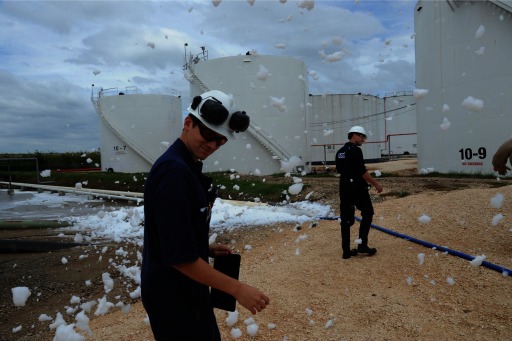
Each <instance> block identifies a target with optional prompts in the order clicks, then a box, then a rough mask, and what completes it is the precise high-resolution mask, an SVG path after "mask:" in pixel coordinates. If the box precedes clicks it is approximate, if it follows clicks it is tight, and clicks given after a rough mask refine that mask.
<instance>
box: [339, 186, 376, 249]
mask: <svg viewBox="0 0 512 341" xmlns="http://www.w3.org/2000/svg"><path fill="white" fill-rule="evenodd" d="M356 208H357V209H358V210H359V211H361V218H362V219H361V223H360V225H359V238H360V239H361V246H368V234H369V233H370V225H371V223H372V219H373V214H374V211H373V205H372V201H371V199H370V193H369V192H368V189H367V188H350V187H349V188H343V187H340V220H341V221H340V225H341V248H342V249H343V252H349V251H350V227H351V226H352V225H354V222H355V219H354V215H355V211H356Z"/></svg>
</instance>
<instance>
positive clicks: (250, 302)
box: [233, 282, 270, 315]
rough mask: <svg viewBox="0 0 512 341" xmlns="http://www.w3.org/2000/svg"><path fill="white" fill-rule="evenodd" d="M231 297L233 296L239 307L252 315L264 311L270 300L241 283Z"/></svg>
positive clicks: (256, 290)
mask: <svg viewBox="0 0 512 341" xmlns="http://www.w3.org/2000/svg"><path fill="white" fill-rule="evenodd" d="M233 296H235V298H236V300H237V302H238V303H240V305H242V306H243V307H244V308H245V309H247V310H249V311H250V312H251V313H252V314H253V315H256V313H257V312H260V311H262V310H263V309H265V308H266V307H267V305H268V304H269V303H270V298H268V296H267V295H265V294H264V293H262V292H261V291H259V290H258V289H256V288H254V287H251V286H250V285H247V284H245V283H241V282H240V285H239V286H238V288H237V290H236V291H235V294H234V295H233Z"/></svg>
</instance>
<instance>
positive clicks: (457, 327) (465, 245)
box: [0, 165, 512, 341]
mask: <svg viewBox="0 0 512 341" xmlns="http://www.w3.org/2000/svg"><path fill="white" fill-rule="evenodd" d="M375 167H379V165H376V166H375ZM395 171H396V172H402V173H401V175H407V174H404V172H406V173H407V172H413V173H414V172H415V170H409V169H398V170H395ZM283 181H290V179H283ZM380 181H381V183H382V184H383V186H384V192H383V193H382V194H380V195H377V194H376V193H375V192H374V190H372V196H373V199H374V205H375V211H376V215H375V219H374V223H375V224H376V225H378V226H381V227H384V228H386V229H390V230H393V231H396V232H399V233H402V234H406V235H409V236H413V237H415V238H418V239H420V240H423V241H427V242H431V243H434V244H437V245H440V246H445V247H447V248H449V249H451V250H456V251H460V252H462V253H464V254H468V255H472V256H477V255H485V256H486V260H487V261H489V262H490V263H491V264H495V265H498V266H501V267H504V268H507V269H510V268H512V246H511V245H512V243H511V242H512V220H511V217H512V205H511V204H510V202H511V201H512V185H511V182H510V180H502V181H499V182H498V181H496V180H477V179H448V178H424V177H390V178H381V179H380ZM305 184H306V185H307V186H308V188H307V189H306V190H305V191H304V192H306V193H304V195H305V194H307V193H308V192H310V191H314V193H313V195H311V197H310V200H317V201H320V202H322V203H325V204H329V205H331V206H332V207H333V208H334V209H335V210H336V211H337V209H336V207H337V195H338V193H337V179H336V178H334V177H332V178H307V179H306V180H305ZM498 193H501V194H503V196H504V198H505V199H504V201H503V205H502V207H501V208H493V207H491V205H490V199H491V198H492V197H494V196H495V195H497V194H498ZM423 214H425V215H427V216H429V217H430V218H431V221H430V222H428V223H426V224H422V223H420V222H419V221H418V218H419V217H420V216H421V215H423ZM497 214H502V215H503V219H502V220H501V221H499V222H498V223H497V224H496V225H493V223H492V222H493V219H496V218H495V217H496V215H497ZM49 235H50V234H49ZM299 236H302V237H301V238H298V237H299ZM352 237H353V239H356V238H357V223H356V226H355V227H354V228H353V229H352ZM299 239H300V240H299ZM218 241H225V242H231V241H235V242H234V244H233V245H234V248H235V249H236V250H237V251H239V252H240V253H241V255H242V268H241V274H240V279H241V280H242V281H244V282H247V283H249V284H251V285H254V286H255V287H257V288H259V289H261V290H262V291H264V292H265V293H267V294H268V295H269V296H270V298H271V303H270V305H269V306H268V308H267V309H266V310H264V311H263V312H261V313H259V314H257V315H255V316H252V315H251V314H250V313H249V312H248V311H246V310H245V309H244V308H243V307H239V309H240V310H239V313H240V316H239V321H238V323H237V324H236V325H235V326H233V327H234V328H239V329H240V330H241V331H242V333H243V335H242V337H240V338H239V339H238V340H284V339H285V337H286V339H287V340H399V339H400V340H448V339H451V340H512V322H511V319H510V311H512V298H511V297H510V292H511V284H512V282H511V278H510V277H506V276H504V275H503V274H502V273H501V272H499V271H495V270H493V269H490V268H488V267H485V266H472V265H471V264H470V262H469V260H466V259H462V258H460V257H456V256H453V255H449V254H446V253H444V252H441V251H439V250H435V249H432V248H427V247H424V246H422V245H419V244H416V243H412V242H410V241H407V240H404V239H401V238H397V237H394V236H391V235H389V234H387V233H384V232H380V231H377V230H374V229H372V231H371V234H370V246H374V247H376V248H377V249H378V252H377V254H376V255H375V256H372V257H366V256H357V257H354V258H352V259H349V260H343V259H341V247H340V231H339V224H338V222H337V221H336V220H320V221H318V222H316V223H315V224H312V223H305V224H303V225H302V226H301V227H300V229H297V228H296V225H295V224H286V223H280V224H275V225H272V226H262V227H258V228H254V227H252V228H247V229H243V230H236V231H235V232H233V233H230V234H228V233H225V234H223V235H221V236H220V237H219V238H218ZM245 245H251V246H252V249H251V250H250V251H246V250H245ZM104 246H109V247H108V250H107V251H106V252H105V253H102V250H103V248H104ZM120 246H121V245H118V244H109V245H107V244H105V245H96V246H89V247H87V248H82V247H80V248H72V249H66V250H60V251H54V252H51V253H45V254H0V278H1V284H0V288H1V290H0V340H29V341H32V340H52V339H53V336H54V335H55V331H54V330H50V329H49V327H48V326H49V324H50V323H51V321H49V322H48V321H46V322H39V321H38V317H39V315H40V314H42V313H45V314H48V315H50V316H53V317H54V316H55V314H56V313H57V312H58V311H60V312H62V313H63V314H64V315H65V318H66V320H67V322H68V323H71V322H74V321H73V319H72V317H69V316H66V313H65V308H64V307H66V306H71V304H70V302H69V300H70V299H71V297H72V295H77V296H79V297H81V298H82V301H89V300H97V299H98V298H101V297H103V296H104V295H105V293H104V290H103V287H102V286H100V285H96V286H94V285H93V286H86V285H85V280H87V279H90V280H91V281H92V282H93V283H101V274H102V273H103V272H106V271H108V272H110V273H111V274H113V273H114V270H113V269H112V265H111V263H110V262H109V259H113V260H114V262H115V261H116V259H119V258H118V256H116V254H115V250H116V249H118V248H119V247H120ZM122 246H123V248H124V250H126V251H128V253H129V255H130V257H131V258H132V260H133V262H134V263H135V262H136V259H137V251H138V250H140V247H139V246H137V245H131V244H124V245H122ZM418 254H424V255H425V256H424V263H423V264H422V265H420V262H419V259H418ZM80 255H82V256H83V255H88V256H87V257H85V258H83V257H82V259H80ZM63 256H65V257H68V258H69V259H70V260H73V261H70V262H69V264H68V265H67V266H65V265H63V264H62V262H61V259H62V257H63ZM100 256H101V257H100ZM79 259H80V260H79ZM109 264H110V265H109ZM114 281H115V282H116V286H115V289H114V291H113V292H111V293H109V294H108V298H109V301H112V302H118V301H122V302H124V303H125V304H127V303H131V306H132V309H131V311H130V312H129V313H128V314H126V313H123V312H121V310H120V309H118V308H115V309H113V311H112V312H111V313H109V314H107V315H104V316H99V317H96V316H94V315H93V314H92V313H91V314H89V317H90V318H91V321H90V324H89V325H90V327H91V329H92V331H93V335H92V336H88V337H87V340H102V341H107V340H116V341H117V340H127V341H128V340H151V339H152V336H151V332H150V329H149V326H148V325H147V324H146V322H145V321H144V319H145V317H146V314H145V312H144V311H143V309H142V305H141V304H140V302H139V301H138V300H137V299H135V300H132V299H130V298H129V297H128V293H127V292H126V291H127V290H126V286H125V285H120V284H121V283H122V282H123V281H126V280H124V279H122V278H118V277H116V278H114ZM118 284H119V285H118ZM19 285H26V286H28V287H30V288H36V290H35V293H34V294H33V295H34V296H33V297H31V299H30V300H29V301H28V302H27V304H26V305H25V306H24V307H14V306H13V304H12V295H11V293H10V288H12V287H14V286H19ZM132 289H135V287H133V288H132ZM307 311H309V312H310V314H308V313H307ZM216 314H217V318H218V323H219V326H220V328H221V333H222V335H223V339H225V340H230V339H232V337H231V334H230V333H231V328H232V327H228V326H227V325H226V322H225V321H224V320H225V318H226V312H224V311H216ZM251 316H252V317H253V319H254V321H255V322H256V323H257V324H258V326H259V330H258V334H257V336H256V337H254V338H253V337H250V336H249V335H248V333H247V330H246V325H245V324H244V320H246V319H248V318H249V317H251ZM269 324H275V328H274V329H270V328H269V327H268V325H269ZM20 325H21V326H22V329H21V330H20V331H19V332H17V333H13V332H12V329H13V328H15V327H17V326H20Z"/></svg>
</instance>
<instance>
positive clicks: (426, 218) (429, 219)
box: [418, 214, 432, 224]
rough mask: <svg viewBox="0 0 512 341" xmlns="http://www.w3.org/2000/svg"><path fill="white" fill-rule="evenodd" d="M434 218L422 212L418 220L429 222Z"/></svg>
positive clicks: (423, 222)
mask: <svg viewBox="0 0 512 341" xmlns="http://www.w3.org/2000/svg"><path fill="white" fill-rule="evenodd" d="M431 220H432V219H431V218H430V217H429V216H428V215H426V214H422V215H421V216H420V217H419V218H418V221H419V222H420V223H422V224H427V223H429V222H430V221H431Z"/></svg>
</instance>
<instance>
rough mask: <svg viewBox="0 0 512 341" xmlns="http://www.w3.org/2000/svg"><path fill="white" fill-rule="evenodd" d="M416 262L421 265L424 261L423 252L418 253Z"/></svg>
mask: <svg viewBox="0 0 512 341" xmlns="http://www.w3.org/2000/svg"><path fill="white" fill-rule="evenodd" d="M418 262H419V264H420V265H423V263H425V254H424V253H418Z"/></svg>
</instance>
